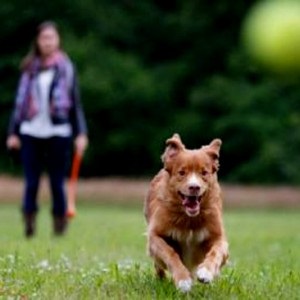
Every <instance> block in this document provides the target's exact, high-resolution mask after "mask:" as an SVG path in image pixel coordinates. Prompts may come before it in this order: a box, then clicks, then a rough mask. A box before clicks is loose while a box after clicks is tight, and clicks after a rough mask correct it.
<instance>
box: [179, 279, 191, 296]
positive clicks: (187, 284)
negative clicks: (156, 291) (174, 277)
mask: <svg viewBox="0 0 300 300" xmlns="http://www.w3.org/2000/svg"><path fill="white" fill-rule="evenodd" d="M177 288H178V289H179V290H180V291H181V292H183V293H187V292H189V291H190V290H191V288H192V279H186V280H179V282H178V284H177Z"/></svg>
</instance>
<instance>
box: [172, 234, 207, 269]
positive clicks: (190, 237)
mask: <svg viewBox="0 0 300 300" xmlns="http://www.w3.org/2000/svg"><path fill="white" fill-rule="evenodd" d="M208 237H209V231H208V230H207V229H206V228H202V229H199V230H186V231H181V230H178V229H172V230H170V231H169V232H168V239H170V242H169V243H170V246H172V247H173V248H174V250H175V251H176V252H177V253H178V254H179V255H180V257H181V259H182V261H183V263H184V264H185V266H186V267H188V269H190V270H192V269H193V267H194V265H195V263H194V262H195V259H196V258H197V257H199V255H200V252H201V243H203V242H204V241H205V240H206V239H207V238H208Z"/></svg>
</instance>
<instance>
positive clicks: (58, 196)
mask: <svg viewBox="0 0 300 300" xmlns="http://www.w3.org/2000/svg"><path fill="white" fill-rule="evenodd" d="M70 146H71V139H70V138H64V137H51V138H46V139H41V138H34V137H31V136H28V135H23V136H22V151H21V155H22V163H23V168H24V175H25V192H24V197H23V205H22V211H23V212H24V213H25V214H32V213H35V212H37V211H38V203H37V193H38V188H39V182H40V177H41V174H42V172H43V170H44V167H46V170H47V172H48V175H49V180H50V187H51V196H52V214H53V215H54V216H64V215H65V213H66V197H65V191H64V179H65V175H66V169H67V166H68V163H69V153H70V149H71V147H70Z"/></svg>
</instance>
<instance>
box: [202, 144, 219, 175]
mask: <svg viewBox="0 0 300 300" xmlns="http://www.w3.org/2000/svg"><path fill="white" fill-rule="evenodd" d="M221 145H222V141H221V140H220V139H214V140H213V141H212V142H211V143H210V144H209V145H207V146H204V147H203V149H204V151H205V152H206V153H207V154H208V155H209V156H210V158H211V159H212V162H213V172H216V171H218V170H219V166H220V164H219V157H220V148H221Z"/></svg>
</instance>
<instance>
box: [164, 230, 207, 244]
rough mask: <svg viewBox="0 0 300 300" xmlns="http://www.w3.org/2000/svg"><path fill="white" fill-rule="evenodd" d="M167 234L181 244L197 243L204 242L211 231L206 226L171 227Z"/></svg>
mask: <svg viewBox="0 0 300 300" xmlns="http://www.w3.org/2000/svg"><path fill="white" fill-rule="evenodd" d="M167 236H168V237H169V238H171V239H172V240H174V241H176V242H178V243H179V244H181V245H196V244H201V243H202V242H204V241H205V240H206V239H207V238H208V236H209V232H208V230H207V229H206V228H201V229H198V230H184V231H183V230H179V229H171V230H169V231H168V232H167Z"/></svg>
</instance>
